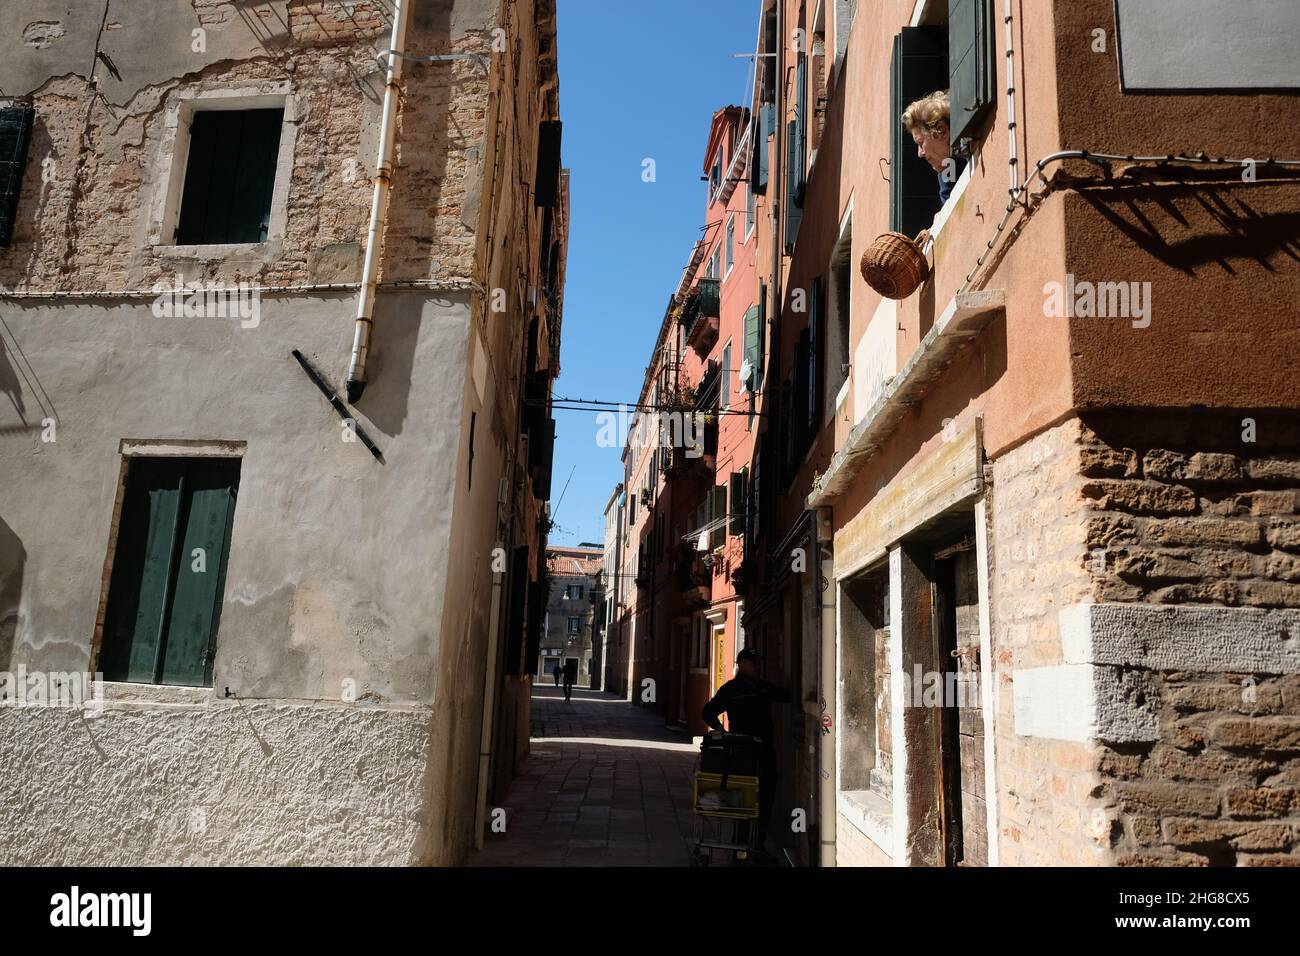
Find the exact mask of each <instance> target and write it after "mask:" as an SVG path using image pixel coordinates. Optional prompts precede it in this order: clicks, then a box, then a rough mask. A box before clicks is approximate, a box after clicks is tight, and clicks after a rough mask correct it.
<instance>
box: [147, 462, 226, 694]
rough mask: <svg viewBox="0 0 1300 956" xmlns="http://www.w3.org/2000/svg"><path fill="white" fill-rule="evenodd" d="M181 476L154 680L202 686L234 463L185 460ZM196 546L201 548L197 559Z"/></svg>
mask: <svg viewBox="0 0 1300 956" xmlns="http://www.w3.org/2000/svg"><path fill="white" fill-rule="evenodd" d="M185 476H186V481H185V484H186V489H185V499H186V505H187V507H186V514H185V517H184V535H183V537H182V540H181V547H180V551H179V553H178V554H177V562H176V575H175V584H174V585H173V588H172V603H171V612H170V614H169V615H168V623H167V638H166V646H165V647H164V651H163V655H162V671H161V674H160V675H159V680H161V682H162V683H164V684H180V685H183V686H189V687H204V686H207V685H208V684H209V682H210V681H211V679H212V643H213V641H214V640H215V639H216V635H217V625H218V624H219V623H220V620H221V594H222V590H223V589H224V587H225V581H226V559H227V557H228V555H229V553H230V552H229V546H230V526H231V522H232V521H233V520H234V517H235V489H236V487H237V485H238V483H239V465H238V463H237V462H233V461H229V460H220V459H213V460H195V461H191V462H187V468H186V471H185ZM196 551H201V552H202V561H201V562H200V561H199V560H198V559H197V558H196V555H195V552H196ZM200 569H201V570H200Z"/></svg>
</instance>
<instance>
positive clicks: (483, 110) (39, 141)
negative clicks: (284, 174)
mask: <svg viewBox="0 0 1300 956" xmlns="http://www.w3.org/2000/svg"><path fill="white" fill-rule="evenodd" d="M235 9H236V8H235V6H234V5H233V4H229V3H219V2H207V3H203V4H202V5H200V6H199V7H198V8H197V13H198V16H199V19H200V22H202V23H203V24H204V25H205V27H207V28H211V29H213V30H217V29H229V30H237V29H244V28H243V27H242V26H241V25H240V22H239V17H238V15H237V14H236V13H235V12H233V11H235ZM244 13H245V14H247V13H248V11H244ZM388 16H389V14H388V11H387V8H386V7H385V6H384V5H381V4H377V3H374V2H369V0H359V2H356V3H350V4H347V5H346V6H345V5H341V4H336V3H332V2H330V3H326V2H323V0H313V2H294V3H291V4H290V6H289V30H288V32H287V34H286V35H285V36H283V37H281V38H279V39H277V41H276V42H274V43H268V44H266V45H265V46H264V47H262V48H259V50H260V53H259V54H258V55H256V56H252V57H249V58H247V59H242V60H233V61H231V60H223V61H219V62H215V63H212V64H210V65H207V66H204V65H202V62H201V61H200V62H199V63H198V64H197V65H196V67H195V69H194V70H193V72H190V73H187V74H186V75H184V76H177V77H175V78H174V79H171V80H168V81H166V82H164V83H160V84H156V85H150V86H146V87H144V88H142V89H140V90H138V91H137V92H136V93H135V94H134V96H132V97H131V98H130V100H129V101H128V102H127V103H126V104H125V105H123V106H115V105H111V104H109V103H108V102H106V101H105V100H104V99H102V98H100V97H97V96H95V95H94V94H93V93H92V91H91V89H90V87H89V84H88V83H87V79H86V77H84V76H80V75H66V76H58V77H51V78H50V79H49V80H48V81H47V82H46V83H45V84H44V85H43V86H42V87H41V88H40V89H38V90H36V91H35V93H34V95H33V97H32V105H33V107H34V108H35V110H36V124H35V127H34V129H33V134H32V143H31V149H30V153H29V157H28V162H27V167H26V170H25V174H24V177H23V183H22V187H21V191H20V201H19V207H18V212H17V217H16V228H15V236H14V241H13V243H12V245H11V246H9V247H8V248H5V249H0V285H3V286H6V287H9V288H13V289H17V290H19V291H34V292H47V291H77V292H82V291H87V292H103V291H109V292H113V291H121V290H131V289H150V288H152V287H153V285H154V284H155V283H157V282H165V283H171V282H173V281H174V277H175V275H176V274H177V273H180V274H182V275H183V277H184V279H185V281H188V282H192V281H202V280H205V279H210V280H214V281H227V282H236V281H240V280H253V281H256V282H258V283H261V284H265V285H290V284H300V283H330V282H355V281H357V280H358V278H359V276H360V268H361V261H362V257H363V253H364V244H365V236H366V227H367V223H368V221H369V212H370V203H371V194H372V186H371V176H372V175H373V172H374V164H375V156H376V151H377V148H378V138H379V135H378V134H379V115H380V101H381V100H382V96H383V92H384V74H383V72H382V70H380V69H379V68H378V66H377V61H376V59H375V50H376V48H377V47H379V48H382V47H383V46H386V44H387V33H388V30H389V29H390V25H389V22H388ZM232 18H233V20H232ZM227 21H230V22H229V23H228V22H227ZM447 29H448V27H447V24H446V23H445V22H443V21H442V20H439V19H438V18H436V17H435V18H433V19H432V20H430V21H429V22H427V23H426V22H424V21H422V20H420V18H416V19H415V21H414V22H413V23H412V24H411V28H410V30H409V32H408V46H409V47H410V48H411V49H414V50H417V51H425V50H427V51H430V52H440V53H441V52H479V53H484V54H486V55H488V56H489V57H490V56H491V50H490V44H491V35H490V34H488V33H484V32H481V31H471V32H468V33H465V34H464V35H461V36H456V37H449V36H448V35H447ZM159 42H168V43H174V44H181V45H182V46H184V47H188V45H189V43H190V37H189V36H188V35H186V36H184V37H183V38H182V37H175V38H171V39H164V38H160V40H159ZM286 82H287V83H288V84H289V86H290V91H291V96H292V99H293V113H294V116H295V120H296V122H295V145H294V151H293V168H292V173H291V177H290V184H289V191H288V195H287V199H286V225H285V234H284V236H283V238H282V239H280V240H279V241H273V242H270V243H267V244H265V247H264V248H260V249H258V250H256V251H255V252H249V253H248V254H241V255H240V256H236V257H230V258H228V259H224V260H222V259H217V260H211V259H208V258H195V257H191V256H188V255H177V254H176V253H175V252H174V251H172V250H169V249H167V248H166V247H165V246H159V247H154V246H151V245H149V244H148V242H147V238H146V237H147V233H148V227H149V224H150V222H151V221H152V218H153V216H152V208H151V207H152V203H153V202H154V200H155V197H156V196H157V195H158V193H159V191H160V190H162V189H164V188H165V187H166V184H167V181H168V178H169V176H170V160H169V155H168V154H165V153H164V151H163V147H164V144H165V142H166V141H167V139H168V136H167V135H166V132H165V126H166V122H167V118H168V115H169V112H170V110H171V108H172V107H173V106H174V105H175V104H176V103H177V102H178V101H179V100H181V99H185V98H191V97H194V96H195V95H197V94H200V93H214V92H217V93H219V92H222V91H226V90H236V89H238V90H241V91H248V90H251V89H266V90H270V89H271V85H272V84H276V83H286ZM488 83H489V79H488V77H487V76H485V75H484V74H483V73H482V72H481V71H480V70H478V69H477V68H476V67H474V66H473V65H471V64H470V63H469V62H465V61H458V62H455V63H451V64H421V63H412V64H410V66H409V67H408V69H407V72H406V76H405V77H404V87H405V89H404V97H403V100H404V103H405V104H406V105H405V106H404V107H403V108H401V109H400V110H399V128H398V133H397V149H396V166H395V170H394V174H393V181H392V198H391V203H390V216H389V222H388V228H387V231H386V247H385V263H384V268H383V271H382V275H381V279H382V280H384V281H406V280H412V279H433V280H445V279H468V278H471V277H472V276H473V273H474V254H475V235H476V231H477V228H478V224H479V219H478V211H479V194H480V191H481V189H482V180H483V167H482V162H483V152H484V149H483V141H484V135H485V132H486V124H487V119H486V117H487V101H488V97H487V89H488ZM412 104H414V108H412ZM163 241H164V242H168V241H170V239H169V237H164V238H163Z"/></svg>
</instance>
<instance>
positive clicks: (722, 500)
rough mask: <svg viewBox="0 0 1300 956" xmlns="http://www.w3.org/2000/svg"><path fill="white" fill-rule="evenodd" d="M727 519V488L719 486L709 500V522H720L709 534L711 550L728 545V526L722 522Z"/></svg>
mask: <svg viewBox="0 0 1300 956" xmlns="http://www.w3.org/2000/svg"><path fill="white" fill-rule="evenodd" d="M726 517H727V486H726V485H718V486H717V487H715V488H714V489H713V495H712V496H711V497H710V499H709V522H710V523H712V522H714V521H717V522H719V523H718V525H717V527H715V528H713V529H712V530H711V531H710V532H709V550H710V551H712V550H713V549H714V548H720V547H722V546H723V545H724V544H726V543H727V526H726V524H724V523H722V521H723V520H724V519H725V518H726Z"/></svg>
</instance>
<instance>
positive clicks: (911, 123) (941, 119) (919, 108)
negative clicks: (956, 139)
mask: <svg viewBox="0 0 1300 956" xmlns="http://www.w3.org/2000/svg"><path fill="white" fill-rule="evenodd" d="M951 112H952V107H951V105H950V104H949V102H948V91H947V90H935V91H934V92H933V93H931V94H929V95H928V96H923V97H921V98H920V99H919V100H917V101H916V102H915V103H913V104H911V105H910V106H908V108H907V109H905V110H903V126H904V127H906V128H907V131H908V132H909V133H910V132H911V131H912V130H914V129H924V130H926V131H927V132H929V133H932V134H934V135H935V136H940V135H942V134H943V132H944V126H945V125H947V124H948V122H949V117H950V115H951Z"/></svg>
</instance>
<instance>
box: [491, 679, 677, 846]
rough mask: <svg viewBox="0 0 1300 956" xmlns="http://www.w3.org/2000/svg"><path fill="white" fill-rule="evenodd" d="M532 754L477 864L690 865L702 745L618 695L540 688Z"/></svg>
mask: <svg viewBox="0 0 1300 956" xmlns="http://www.w3.org/2000/svg"><path fill="white" fill-rule="evenodd" d="M532 704H533V734H532V744H531V754H530V755H529V757H528V758H527V760H526V761H525V762H524V765H523V768H522V772H521V774H520V775H519V776H518V777H517V778H515V780H514V781H513V782H512V783H511V785H510V789H509V792H508V793H507V795H506V799H505V800H504V801H503V803H502V806H503V807H504V808H505V810H506V831H505V832H504V833H492V832H489V833H488V834H487V836H486V838H485V842H484V845H483V849H482V850H481V851H479V852H477V853H475V854H474V855H473V856H472V857H471V858H470V861H469V865H470V866H686V865H687V864H688V862H689V857H688V852H687V842H688V840H689V838H690V835H691V826H692V814H691V776H692V772H693V769H694V765H695V756H696V753H697V750H696V747H695V746H693V745H692V744H691V741H690V738H689V737H686V736H684V735H682V734H675V733H673V732H672V731H670V730H668V729H667V728H665V727H664V725H663V719H662V718H661V717H660V716H659V715H657V714H654V713H651V712H650V711H647V710H644V709H642V708H640V707H635V706H633V705H632V704H629V703H627V702H626V701H624V700H622V699H620V698H616V697H614V696H613V695H611V694H605V693H601V692H599V691H590V690H579V689H577V688H575V689H574V691H573V700H571V701H567V702H566V701H565V700H564V693H563V691H561V690H560V689H559V688H555V687H548V686H545V685H538V686H537V687H535V688H534V689H533V701H532Z"/></svg>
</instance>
